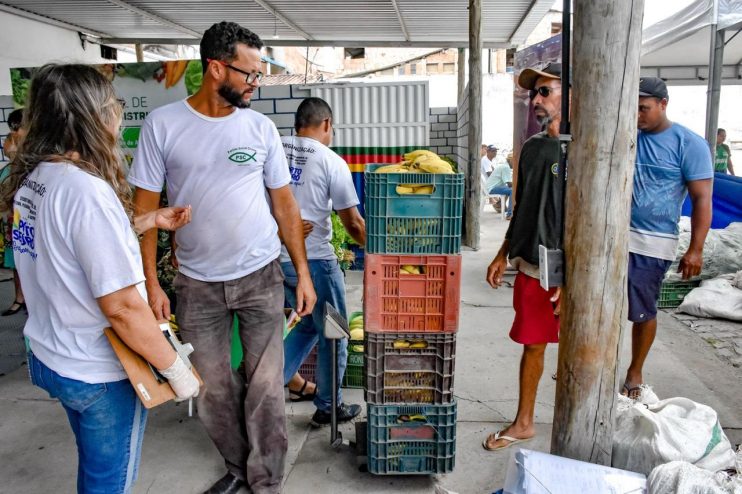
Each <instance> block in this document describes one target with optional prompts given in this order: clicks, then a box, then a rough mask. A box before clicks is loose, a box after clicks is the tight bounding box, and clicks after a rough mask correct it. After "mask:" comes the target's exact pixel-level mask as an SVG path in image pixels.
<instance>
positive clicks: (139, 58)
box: [134, 43, 144, 62]
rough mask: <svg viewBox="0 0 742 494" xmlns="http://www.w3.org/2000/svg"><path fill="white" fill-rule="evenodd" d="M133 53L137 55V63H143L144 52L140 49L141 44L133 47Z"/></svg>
mask: <svg viewBox="0 0 742 494" xmlns="http://www.w3.org/2000/svg"><path fill="white" fill-rule="evenodd" d="M134 52H135V53H136V55H137V62H144V50H143V49H142V45H141V43H137V44H136V45H134Z"/></svg>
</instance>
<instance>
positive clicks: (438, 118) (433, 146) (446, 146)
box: [428, 106, 457, 160]
mask: <svg viewBox="0 0 742 494" xmlns="http://www.w3.org/2000/svg"><path fill="white" fill-rule="evenodd" d="M456 113H457V108H456V107H455V106H452V107H441V108H431V109H430V112H429V116H428V118H429V119H430V150H431V151H433V152H434V153H437V154H440V155H441V156H448V157H449V158H451V159H454V160H455V159H456V158H455V154H454V148H455V147H456V144H457V141H456V128H457V123H456V120H457V116H456Z"/></svg>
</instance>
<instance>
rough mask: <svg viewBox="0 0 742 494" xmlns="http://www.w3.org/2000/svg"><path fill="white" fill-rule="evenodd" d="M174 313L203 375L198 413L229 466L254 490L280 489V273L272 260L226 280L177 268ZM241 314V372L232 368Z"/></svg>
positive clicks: (284, 440)
mask: <svg viewBox="0 0 742 494" xmlns="http://www.w3.org/2000/svg"><path fill="white" fill-rule="evenodd" d="M174 286H175V291H176V295H177V297H178V305H177V308H176V318H177V321H178V325H179V326H180V331H181V337H182V339H183V341H185V342H188V343H192V344H193V348H194V349H195V351H194V353H193V354H192V355H191V361H192V362H193V365H194V366H195V368H196V370H197V371H198V372H199V374H200V375H201V377H202V379H203V380H204V384H205V386H204V388H202V389H201V392H200V393H199V396H198V415H199V418H200V419H201V422H202V423H203V425H204V427H205V428H206V431H207V433H208V434H209V437H211V440H212V441H213V442H214V444H215V445H216V447H217V449H218V450H219V452H220V453H221V455H222V456H223V457H224V461H225V463H226V465H227V469H228V470H229V471H230V472H231V473H232V474H234V475H235V476H237V477H239V478H241V479H244V480H245V481H246V482H247V484H248V485H249V486H250V489H251V491H252V492H254V493H255V494H258V493H261V494H262V493H277V492H280V489H281V481H282V478H283V472H284V462H285V459H286V450H287V447H288V437H287V432H286V417H285V413H284V392H283V320H284V315H283V273H282V271H281V265H280V264H279V263H278V261H277V260H276V261H273V262H271V263H270V264H268V265H267V266H265V267H263V268H261V269H259V270H258V271H256V272H254V273H250V274H249V275H247V276H245V277H243V278H239V279H236V280H231V281H225V282H204V281H198V280H194V279H192V278H188V277H187V276H184V275H183V274H178V276H177V277H176V279H175V282H174ZM234 314H237V318H238V319H239V327H240V339H241V340H242V347H243V349H244V351H245V357H244V374H242V373H238V372H234V371H232V368H231V366H230V358H231V357H230V355H231V341H232V319H233V315H234Z"/></svg>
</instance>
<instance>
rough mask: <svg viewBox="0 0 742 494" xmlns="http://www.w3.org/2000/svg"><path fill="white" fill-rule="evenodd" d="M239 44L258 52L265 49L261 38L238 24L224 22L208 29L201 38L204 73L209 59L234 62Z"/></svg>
mask: <svg viewBox="0 0 742 494" xmlns="http://www.w3.org/2000/svg"><path fill="white" fill-rule="evenodd" d="M238 43H241V44H243V45H247V46H249V47H250V48H257V49H258V50H259V49H261V48H262V47H263V41H261V39H260V36H258V35H257V34H255V33H254V32H252V31H250V30H249V29H247V28H244V27H242V26H240V25H239V24H237V23H236V22H227V21H222V22H219V23H217V24H214V25H213V26H211V27H210V28H209V29H207V30H206V32H205V33H204V36H203V38H201V66H202V67H203V71H204V73H206V67H207V66H208V65H209V63H208V62H207V60H209V59H211V60H221V61H222V62H231V61H232V60H234V59H235V56H236V54H235V48H236V45H237V44H238Z"/></svg>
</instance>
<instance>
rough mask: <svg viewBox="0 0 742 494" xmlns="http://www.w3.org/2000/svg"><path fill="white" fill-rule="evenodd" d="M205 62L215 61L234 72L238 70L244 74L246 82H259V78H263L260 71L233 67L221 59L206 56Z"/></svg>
mask: <svg viewBox="0 0 742 494" xmlns="http://www.w3.org/2000/svg"><path fill="white" fill-rule="evenodd" d="M206 61H207V62H216V63H218V64H219V65H223V66H225V67H227V68H228V69H232V70H234V71H235V72H239V73H240V74H244V76H245V82H246V83H248V84H253V83H254V82H256V81H257V82H260V80H261V79H262V78H263V73H262V72H247V71H244V70H242V69H238V68H237V67H234V66H232V65H229V64H228V63H227V62H222V61H221V60H214V59H213V58H207V59H206Z"/></svg>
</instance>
